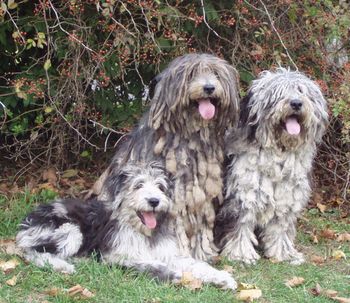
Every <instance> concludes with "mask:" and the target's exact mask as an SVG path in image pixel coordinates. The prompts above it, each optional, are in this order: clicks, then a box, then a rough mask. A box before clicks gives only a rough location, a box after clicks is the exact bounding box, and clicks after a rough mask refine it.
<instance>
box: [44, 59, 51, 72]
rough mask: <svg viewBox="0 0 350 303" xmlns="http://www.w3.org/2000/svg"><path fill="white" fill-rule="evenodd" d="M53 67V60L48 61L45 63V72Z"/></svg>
mask: <svg viewBox="0 0 350 303" xmlns="http://www.w3.org/2000/svg"><path fill="white" fill-rule="evenodd" d="M50 67H51V60H50V59H47V60H46V61H45V63H44V70H48V69H49V68H50Z"/></svg>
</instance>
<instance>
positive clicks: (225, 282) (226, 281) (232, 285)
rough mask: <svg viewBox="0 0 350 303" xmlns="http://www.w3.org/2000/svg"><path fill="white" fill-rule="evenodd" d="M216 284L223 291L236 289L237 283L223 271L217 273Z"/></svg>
mask: <svg viewBox="0 0 350 303" xmlns="http://www.w3.org/2000/svg"><path fill="white" fill-rule="evenodd" d="M216 284H217V285H218V286H220V287H221V288H223V289H231V290H236V289H237V282H236V281H235V279H234V278H233V277H232V276H231V274H229V273H228V272H227V271H224V270H221V271H220V272H219V275H218V277H217V283H216Z"/></svg>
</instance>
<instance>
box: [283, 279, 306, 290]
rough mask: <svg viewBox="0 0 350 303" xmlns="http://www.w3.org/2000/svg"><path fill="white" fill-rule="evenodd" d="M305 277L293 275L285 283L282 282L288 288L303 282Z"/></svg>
mask: <svg viewBox="0 0 350 303" xmlns="http://www.w3.org/2000/svg"><path fill="white" fill-rule="evenodd" d="M304 282H305V279H304V278H303V277H293V278H291V279H289V280H288V281H286V283H284V285H286V286H287V287H289V288H292V287H296V286H299V285H301V284H304Z"/></svg>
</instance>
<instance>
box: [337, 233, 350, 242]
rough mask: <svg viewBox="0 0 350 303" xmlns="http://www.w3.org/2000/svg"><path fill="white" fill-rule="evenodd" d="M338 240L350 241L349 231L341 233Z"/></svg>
mask: <svg viewBox="0 0 350 303" xmlns="http://www.w3.org/2000/svg"><path fill="white" fill-rule="evenodd" d="M337 241H338V242H346V241H350V234H349V233H343V234H339V235H338V237H337Z"/></svg>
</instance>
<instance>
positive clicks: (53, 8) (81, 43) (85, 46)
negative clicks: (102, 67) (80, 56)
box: [48, 0, 96, 54]
mask: <svg viewBox="0 0 350 303" xmlns="http://www.w3.org/2000/svg"><path fill="white" fill-rule="evenodd" d="M48 2H49V3H50V7H51V9H52V10H53V12H54V14H55V16H56V21H57V24H58V27H59V28H60V29H61V31H62V32H64V33H65V34H67V35H68V36H69V37H70V38H72V39H73V40H74V41H76V42H78V43H79V44H80V45H82V46H83V47H84V48H85V49H87V50H88V51H90V52H92V53H95V54H96V52H95V51H94V50H93V49H91V48H90V47H88V46H87V45H85V44H84V43H83V42H82V41H80V40H79V39H78V38H76V37H75V36H74V35H72V34H71V33H69V32H68V31H66V30H65V29H64V28H63V27H62V24H61V21H60V18H59V16H58V12H57V10H56V8H55V7H54V6H53V4H52V2H51V1H50V0H48Z"/></svg>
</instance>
